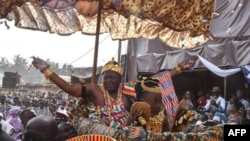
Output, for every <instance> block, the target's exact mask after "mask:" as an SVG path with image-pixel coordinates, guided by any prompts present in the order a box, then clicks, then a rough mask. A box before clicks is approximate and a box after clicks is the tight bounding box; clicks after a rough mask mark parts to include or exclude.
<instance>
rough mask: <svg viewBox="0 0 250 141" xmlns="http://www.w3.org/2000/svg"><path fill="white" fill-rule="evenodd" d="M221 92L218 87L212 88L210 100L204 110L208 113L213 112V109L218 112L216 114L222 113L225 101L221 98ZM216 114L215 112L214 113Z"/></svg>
mask: <svg viewBox="0 0 250 141" xmlns="http://www.w3.org/2000/svg"><path fill="white" fill-rule="evenodd" d="M221 94H222V90H221V89H220V87H218V86H214V87H213V89H212V91H211V96H210V100H208V101H207V104H206V105H205V107H204V108H205V110H206V111H209V112H213V111H211V110H213V109H214V108H215V109H216V108H217V110H218V112H224V111H225V107H226V101H225V99H224V98H223V97H221ZM214 112H216V111H214Z"/></svg>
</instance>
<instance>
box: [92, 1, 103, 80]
mask: <svg viewBox="0 0 250 141" xmlns="http://www.w3.org/2000/svg"><path fill="white" fill-rule="evenodd" d="M101 11H102V1H101V0H99V5H98V14H97V23H96V36H95V37H96V38H95V51H94V61H93V70H92V78H91V83H92V84H96V68H97V60H98V59H97V58H98V46H99V33H100V23H101V14H102V13H101Z"/></svg>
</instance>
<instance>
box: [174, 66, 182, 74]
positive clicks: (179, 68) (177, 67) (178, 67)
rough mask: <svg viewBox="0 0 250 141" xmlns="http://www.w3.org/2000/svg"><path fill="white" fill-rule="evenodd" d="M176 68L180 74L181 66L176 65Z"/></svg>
mask: <svg viewBox="0 0 250 141" xmlns="http://www.w3.org/2000/svg"><path fill="white" fill-rule="evenodd" d="M174 69H175V70H176V72H177V74H180V73H181V72H182V70H181V67H180V66H176V67H175V68H174Z"/></svg>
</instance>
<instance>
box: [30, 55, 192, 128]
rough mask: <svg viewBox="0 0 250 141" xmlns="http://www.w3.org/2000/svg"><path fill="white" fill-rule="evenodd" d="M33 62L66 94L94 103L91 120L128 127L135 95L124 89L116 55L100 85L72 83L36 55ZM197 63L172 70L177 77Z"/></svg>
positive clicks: (185, 63) (106, 67)
mask: <svg viewBox="0 0 250 141" xmlns="http://www.w3.org/2000/svg"><path fill="white" fill-rule="evenodd" d="M32 64H33V65H34V66H35V67H36V68H37V69H39V70H40V71H41V72H42V73H43V74H44V75H45V77H46V78H47V79H49V80H50V81H52V82H54V83H55V84H56V85H57V86H58V87H60V88H61V89H62V90H64V91H65V92H66V93H68V94H70V95H71V96H74V97H81V98H83V99H88V100H89V101H91V102H92V103H93V105H92V107H90V108H89V109H90V110H91V111H90V113H89V115H88V117H89V119H90V120H91V121H94V122H100V123H102V124H104V125H107V126H109V127H112V128H120V129H121V128H123V127H125V126H126V118H127V115H128V112H129V111H130V108H131V105H132V101H131V100H130V97H129V96H131V94H129V93H125V92H124V85H123V84H122V83H121V82H122V74H123V70H122V68H121V67H120V66H119V64H118V63H117V62H116V61H115V60H114V58H112V60H111V61H109V62H108V63H106V64H105V65H104V67H103V68H102V71H101V73H102V79H103V84H99V85H96V84H84V85H82V84H80V83H79V84H69V83H67V82H66V81H64V80H63V79H62V78H60V77H59V76H58V75H57V74H56V73H55V72H53V71H52V70H51V69H50V68H49V64H47V62H45V61H44V60H42V59H40V58H36V57H34V58H33V62H32ZM193 65H194V61H193V62H190V61H189V62H188V61H183V62H181V63H180V64H179V65H178V66H176V67H175V68H174V69H172V70H170V71H169V73H170V74H171V76H174V75H176V74H179V73H180V72H181V71H182V70H184V69H189V68H191V67H192V66H193ZM132 96H135V95H132Z"/></svg>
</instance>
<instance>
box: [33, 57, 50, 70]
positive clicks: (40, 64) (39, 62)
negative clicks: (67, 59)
mask: <svg viewBox="0 0 250 141" xmlns="http://www.w3.org/2000/svg"><path fill="white" fill-rule="evenodd" d="M31 58H32V59H33V61H32V64H33V66H34V67H35V68H36V69H38V70H40V71H41V72H43V71H44V70H46V69H47V68H49V64H48V63H47V62H46V61H44V60H43V59H40V58H39V57H34V56H33V57H31Z"/></svg>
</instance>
